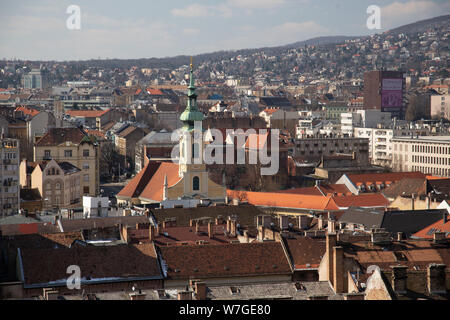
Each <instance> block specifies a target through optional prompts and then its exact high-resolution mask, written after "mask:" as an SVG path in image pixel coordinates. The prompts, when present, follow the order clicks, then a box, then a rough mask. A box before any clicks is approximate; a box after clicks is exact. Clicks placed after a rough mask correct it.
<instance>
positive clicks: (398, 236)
mask: <svg viewBox="0 0 450 320" xmlns="http://www.w3.org/2000/svg"><path fill="white" fill-rule="evenodd" d="M402 240H403V232H397V241H399V242H400V241H402Z"/></svg>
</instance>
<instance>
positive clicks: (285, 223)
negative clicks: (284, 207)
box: [279, 215, 289, 230]
mask: <svg viewBox="0 0 450 320" xmlns="http://www.w3.org/2000/svg"><path fill="white" fill-rule="evenodd" d="M279 220H280V229H281V230H286V229H289V217H288V216H284V215H283V216H280V217H279Z"/></svg>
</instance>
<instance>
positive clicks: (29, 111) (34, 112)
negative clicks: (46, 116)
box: [14, 106, 40, 117]
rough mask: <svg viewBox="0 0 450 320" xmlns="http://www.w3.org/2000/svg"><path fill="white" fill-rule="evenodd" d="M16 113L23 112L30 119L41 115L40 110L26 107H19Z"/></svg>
mask: <svg viewBox="0 0 450 320" xmlns="http://www.w3.org/2000/svg"><path fill="white" fill-rule="evenodd" d="M14 111H19V112H22V113H23V114H24V115H26V116H30V117H34V116H36V115H38V114H39V113H40V112H39V111H38V110H36V109H33V108H30V107H26V106H19V107H17V108H16V109H15V110H14Z"/></svg>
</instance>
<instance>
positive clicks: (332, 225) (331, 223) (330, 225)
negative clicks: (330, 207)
mask: <svg viewBox="0 0 450 320" xmlns="http://www.w3.org/2000/svg"><path fill="white" fill-rule="evenodd" d="M334 232H336V221H334V220H328V233H334Z"/></svg>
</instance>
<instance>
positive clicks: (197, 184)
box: [192, 177, 200, 191]
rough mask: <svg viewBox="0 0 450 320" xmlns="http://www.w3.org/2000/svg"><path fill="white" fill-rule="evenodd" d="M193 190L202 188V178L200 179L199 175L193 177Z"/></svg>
mask: <svg viewBox="0 0 450 320" xmlns="http://www.w3.org/2000/svg"><path fill="white" fill-rule="evenodd" d="M192 190H194V191H198V190H200V179H199V177H194V179H192Z"/></svg>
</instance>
